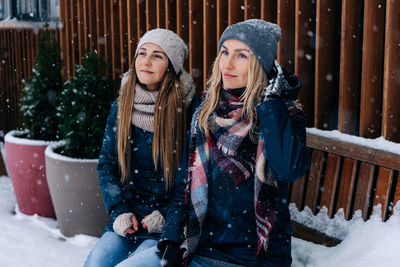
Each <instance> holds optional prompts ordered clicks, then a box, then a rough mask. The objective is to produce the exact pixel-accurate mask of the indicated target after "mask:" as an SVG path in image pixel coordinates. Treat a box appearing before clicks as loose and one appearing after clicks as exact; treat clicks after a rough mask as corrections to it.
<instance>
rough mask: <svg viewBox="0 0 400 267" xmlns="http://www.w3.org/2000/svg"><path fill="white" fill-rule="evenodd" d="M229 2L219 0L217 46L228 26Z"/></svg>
mask: <svg viewBox="0 0 400 267" xmlns="http://www.w3.org/2000/svg"><path fill="white" fill-rule="evenodd" d="M227 10H228V2H227V1H223V0H217V44H218V42H219V38H220V37H221V35H222V33H223V32H224V30H225V29H226V27H227V26H228V12H227Z"/></svg>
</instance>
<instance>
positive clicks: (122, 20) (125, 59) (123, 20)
mask: <svg viewBox="0 0 400 267" xmlns="http://www.w3.org/2000/svg"><path fill="white" fill-rule="evenodd" d="M118 11H119V23H118V24H119V40H120V42H119V44H120V46H119V50H120V65H121V72H120V74H121V75H122V73H124V72H126V71H127V70H128V68H129V54H128V25H127V24H128V19H127V18H128V13H127V3H126V1H120V2H119V10H118ZM120 78H122V77H120Z"/></svg>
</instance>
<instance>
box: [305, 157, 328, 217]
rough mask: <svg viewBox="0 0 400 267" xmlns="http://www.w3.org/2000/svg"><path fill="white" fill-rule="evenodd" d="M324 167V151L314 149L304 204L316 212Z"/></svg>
mask: <svg viewBox="0 0 400 267" xmlns="http://www.w3.org/2000/svg"><path fill="white" fill-rule="evenodd" d="M323 167H324V153H323V152H322V151H319V150H314V151H313V153H312V158H311V166H310V171H309V175H308V181H307V193H306V198H305V202H304V205H305V206H308V207H309V208H310V209H311V210H312V212H313V213H314V214H315V213H316V212H318V210H319V208H318V206H319V205H318V198H319V195H320V192H321V174H322V169H323Z"/></svg>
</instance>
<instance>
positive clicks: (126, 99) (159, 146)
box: [85, 29, 195, 267]
mask: <svg viewBox="0 0 400 267" xmlns="http://www.w3.org/2000/svg"><path fill="white" fill-rule="evenodd" d="M187 53H188V49H187V46H186V44H185V43H184V41H183V40H182V39H181V38H180V37H179V36H178V35H177V34H175V33H174V32H172V31H170V30H166V29H154V30H151V31H148V32H147V33H146V34H144V35H143V36H142V38H141V39H140V41H139V44H138V45H137V49H136V53H135V60H134V62H133V64H132V66H131V67H130V69H129V71H128V72H127V73H126V74H125V75H124V77H123V79H122V81H121V89H120V93H119V97H118V99H117V101H115V103H114V104H113V106H112V107H111V112H110V116H109V117H108V120H107V125H106V129H105V134H104V139H103V145H102V148H101V152H100V155H99V162H98V167H97V170H98V173H99V181H100V188H101V190H102V193H103V199H104V203H105V206H106V208H107V211H108V213H109V215H110V221H109V223H108V225H107V226H106V229H105V230H104V232H103V235H102V236H101V238H100V240H99V241H98V243H97V244H96V246H95V247H94V248H93V250H92V251H91V252H90V254H89V256H88V258H87V260H86V263H85V266H88V267H89V266H96V267H99V266H115V265H117V264H118V263H120V262H123V261H124V260H126V259H127V258H128V257H129V256H130V257H131V258H135V257H139V258H140V257H141V256H140V255H145V254H146V253H149V252H152V253H154V252H155V250H156V244H157V241H158V239H159V237H160V233H161V230H162V228H163V225H164V222H165V216H166V212H167V206H168V204H169V203H170V200H171V199H172V196H173V192H174V178H175V174H176V172H177V170H178V166H179V161H180V158H181V155H182V153H183V144H184V139H185V135H186V128H187V127H186V126H187V124H188V123H187V119H190V117H191V115H192V112H191V111H190V110H191V102H192V98H193V96H194V92H195V89H194V86H193V80H192V77H191V76H190V75H189V74H188V73H187V72H186V71H185V70H184V68H183V63H184V59H185V57H187ZM88 216H90V215H89V214H88ZM157 262H158V261H157ZM149 265H151V263H148V264H147V263H146V262H144V263H142V266H149Z"/></svg>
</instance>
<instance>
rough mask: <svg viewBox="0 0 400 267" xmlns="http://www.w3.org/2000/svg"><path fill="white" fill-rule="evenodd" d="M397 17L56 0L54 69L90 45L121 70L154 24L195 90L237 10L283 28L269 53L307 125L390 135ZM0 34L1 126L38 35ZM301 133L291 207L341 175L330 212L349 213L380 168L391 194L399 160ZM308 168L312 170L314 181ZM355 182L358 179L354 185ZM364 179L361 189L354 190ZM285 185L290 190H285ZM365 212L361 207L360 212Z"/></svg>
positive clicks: (348, 0)
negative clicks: (297, 82) (175, 46)
mask: <svg viewBox="0 0 400 267" xmlns="http://www.w3.org/2000/svg"><path fill="white" fill-rule="evenodd" d="M399 17H400V1H392V0H386V1H385V0H365V1H352V0H342V1H335V0H324V1H322V0H304V1H300V0H297V1H289V0H272V1H268V0H260V1H256V0H238V1H234V0H228V1H223V0H204V1H198V0H175V1H174V0H154V1H151V0H137V1H131V0H120V1H116V0H79V1H73V0H61V1H60V25H61V27H60V30H59V39H60V42H61V47H62V57H63V60H64V69H63V76H64V78H65V79H68V78H69V77H71V75H73V74H74V72H75V69H74V65H75V64H77V63H81V57H82V56H84V55H85V51H94V50H96V51H97V53H98V54H99V55H100V56H102V57H104V58H106V60H107V62H108V63H110V64H111V65H112V69H113V72H112V73H111V75H112V76H113V77H114V78H120V77H121V74H122V73H123V72H125V71H127V70H128V68H129V65H130V64H131V63H132V60H133V56H134V51H135V46H136V44H137V42H138V39H139V37H140V36H142V35H143V34H144V33H145V32H146V31H147V30H150V29H152V28H156V27H162V28H168V29H171V30H173V31H175V32H177V33H178V34H179V35H180V36H181V37H182V38H183V39H184V40H185V41H186V42H187V44H188V46H189V51H190V52H189V60H188V61H187V63H186V68H187V69H188V71H189V72H190V73H191V74H192V76H193V77H194V79H195V82H196V84H197V90H198V91H202V90H204V89H205V84H206V79H207V75H208V74H209V70H210V67H211V64H212V62H213V60H214V58H215V56H216V54H217V43H218V38H219V36H220V35H221V34H222V32H223V30H224V29H225V28H226V27H227V26H228V25H230V24H233V23H236V22H238V21H242V20H244V19H250V18H261V19H264V20H268V21H272V22H276V23H277V24H279V25H280V26H281V28H282V40H281V41H280V43H279V48H278V61H279V62H280V63H281V64H283V65H284V66H286V67H288V68H290V69H292V70H294V71H295V73H296V74H297V75H298V76H299V77H300V78H301V80H302V81H303V88H302V90H301V93H300V96H299V98H300V100H301V102H302V103H303V105H304V107H305V110H306V113H307V115H308V126H309V127H315V128H318V129H323V130H332V129H338V130H339V131H340V132H342V133H347V134H351V135H356V136H361V137H367V138H376V137H379V136H383V137H384V138H386V139H387V140H390V141H393V142H398V143H399V142H400V105H399V103H400V45H399V44H400V34H399V33H400V20H399V19H398V18H399ZM0 38H1V41H0V60H1V61H2V64H1V66H0V77H1V83H0V86H1V103H0V105H1V118H0V119H1V124H0V129H3V130H4V131H8V130H10V129H12V128H14V127H16V126H17V125H19V116H18V115H17V108H16V103H17V99H18V98H19V97H20V90H21V87H22V86H23V81H24V80H26V77H29V75H30V68H31V66H32V57H33V55H34V53H35V44H36V40H37V35H35V34H33V33H32V32H31V31H29V30H25V29H22V30H15V29H7V28H4V26H3V27H2V28H1V29H0ZM309 136H310V137H309V140H312V144H310V147H312V148H313V149H314V152H313V166H312V168H311V170H310V173H309V175H308V176H307V177H305V178H304V179H303V180H299V183H303V187H302V188H303V189H304V190H303V191H301V192H298V195H299V196H298V199H295V200H293V201H295V202H296V201H299V202H298V204H299V206H300V207H303V206H304V204H306V205H310V206H311V207H312V209H313V210H314V211H317V210H318V208H316V207H317V206H319V205H321V204H326V203H327V202H326V199H325V198H326V196H325V191H324V192H323V193H322V192H320V191H319V189H315V190H314V191H313V192H314V193H312V194H314V195H315V198H313V197H312V196H310V195H308V193H307V192H310V191H307V190H309V189H310V188H312V187H315V188H318V186H321V183H325V182H326V183H331V182H330V179H336V180H334V181H336V182H335V183H332V184H331V185H328V184H327V185H326V186H327V187H324V188H325V190H327V189H326V188H328V187H329V186H331V187H332V186H336V187H337V186H344V185H343V182H340V183H339V182H337V181H339V180H340V177H343V176H346V177H350V178H351V179H353V180H351V184H350V185H347V186H350V187H351V186H353V187H351V188H348V189H346V190H348V191H349V192H350V191H351V190H353V189H354V190H356V191H355V192H353V191H352V192H353V193H352V195H351V196H349V195H346V194H347V193H346V191H344V192H343V196H342V195H340V196H338V195H337V194H339V193H337V192H338V191H337V190H336V189H335V188H331V190H333V191H334V192H336V193H335V194H336V195H335V194H334V198H336V199H337V198H338V197H339V198H345V197H350V198H351V199H352V200H351V201H350V202H345V201H344V202H335V203H336V204H334V205H333V208H331V211H332V212H334V210H333V209H337V208H338V207H343V206H341V205H350V207H349V208H348V210H346V212H349V214H350V212H352V211H353V210H354V209H355V208H362V209H365V207H366V206H365V205H366V204H365V203H367V202H368V205H367V206H368V207H369V208H370V206H371V203H372V204H375V203H376V202H375V200H371V199H370V198H368V201H367V200H365V201H364V202H362V203H361V204H360V203H358V202H357V201H358V200H357V201H356V202H355V200H354V196H356V195H357V196H358V195H360V194H363V193H365V192H367V191H369V190H372V191H370V192H374V191H373V190H378V191H379V190H381V189H380V186H381V185H380V183H378V182H376V181H377V179H378V180H381V178H380V177H390V179H389V178H382V179H389V180H390V183H391V186H390V187H389V189H388V192H389V193H387V196H386V198H387V199H391V200H394V199H395V196H394V194H395V193H396V192H395V191H396V187H395V186H396V183H397V184H398V180H399V179H398V178H397V177H398V170H399V167H398V166H394V167H391V168H387V167H382V168H381V166H382V165H381V163H380V162H375V161H373V162H369V163H368V161H367V162H365V161H364V160H360V159H358V158H357V155H368V151H367V150H366V149H365V148H363V147H359V149H356V150H354V151H352V152H350V153H347V152H346V153H344V152H341V153H337V151H334V149H333V150H331V151H326V150H324V147H325V144H326V143H329V142H330V140H327V139H326V138H322V137H320V136H314V135H313V134H310V135H309ZM315 144H318V145H315ZM345 148H346V147H344V149H343V151H346V149H345ZM392 156H393V157H398V155H396V154H394V155H392ZM318 164H319V165H318ZM397 164H398V161H397ZM383 166H385V165H383ZM386 169H388V171H386ZM315 177H319V178H317V180H318V181H317V180H316V179H315ZM320 177H325V179H321V178H320ZM327 177H334V178H327ZM371 177H372V178H371ZM350 178H349V179H350ZM307 179H308V180H307ZM337 179H339V180H337ZM354 179H355V180H354ZM371 179H372V180H371ZM307 181H309V182H307ZM356 182H357V183H359V184H360V183H362V184H360V186H357V185H356V184H355V183H356ZM310 183H314V184H310ZM364 183H365V184H364ZM307 184H308V186H306V185H307ZM365 186H366V187H367V189H368V190H367V191H360V192H359V191H357V190H361V189H360V188H361V187H365ZM374 186H378V187H379V188H378V189H377V188H375V189H374ZM307 188H308V189H307ZM357 188H358V189H357ZM399 190H400V188H399V186H398V185H397V191H399ZM379 192H380V191H379ZM294 194H295V193H294V191H292V197H293V198H294V197H295V195H294ZM390 194H392V195H390ZM396 194H398V193H396ZM373 195H374V196H375V194H373ZM389 195H390V196H389ZM370 196H371V195H368V197H370ZM396 196H397V195H396ZM329 198H332V196H331V195H330V196H329ZM378 198H379V196H378ZM310 199H313V200H312V201H311V200H310ZM356 199H358V197H356ZM397 199H398V198H397ZM320 201H322V202H320ZM296 203H297V202H296ZM343 203H345V204H343ZM349 203H350V204H349ZM328 204H329V205H332V204H331V203H330V202H329V203H328ZM387 207H388V205H386V209H387ZM385 212H386V211H385ZM368 214H369V213H368V212H365V216H366V217H365V218H367V217H368V216H369V215H368ZM349 216H350V215H349Z"/></svg>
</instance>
